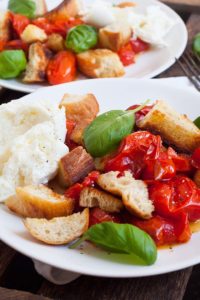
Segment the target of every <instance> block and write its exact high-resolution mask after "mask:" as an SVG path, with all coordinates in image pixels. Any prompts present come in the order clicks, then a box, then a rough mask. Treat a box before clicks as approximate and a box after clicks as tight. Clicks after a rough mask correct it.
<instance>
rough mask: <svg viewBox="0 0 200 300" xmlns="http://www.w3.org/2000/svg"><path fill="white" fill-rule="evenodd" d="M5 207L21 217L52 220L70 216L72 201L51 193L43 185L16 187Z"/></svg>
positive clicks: (72, 206) (72, 207)
mask: <svg viewBox="0 0 200 300" xmlns="http://www.w3.org/2000/svg"><path fill="white" fill-rule="evenodd" d="M6 205H7V207H8V208H9V209H10V210H12V211H13V212H15V213H16V214H18V215H20V216H22V217H28V218H46V219H52V218H55V217H62V216H68V215H71V214H72V212H73V209H74V201H73V199H70V198H67V197H65V196H63V195H59V194H57V193H55V192H53V191H52V190H51V189H49V188H48V187H46V186H44V185H37V186H36V185H35V186H32V185H28V186H25V187H17V188H16V194H15V195H13V196H11V197H9V198H8V199H7V200H6Z"/></svg>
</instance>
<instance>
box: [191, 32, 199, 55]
mask: <svg viewBox="0 0 200 300" xmlns="http://www.w3.org/2000/svg"><path fill="white" fill-rule="evenodd" d="M192 49H193V52H194V53H195V54H197V55H199V56H200V33H198V34H197V35H196V36H195V37H194V40H193V44H192Z"/></svg>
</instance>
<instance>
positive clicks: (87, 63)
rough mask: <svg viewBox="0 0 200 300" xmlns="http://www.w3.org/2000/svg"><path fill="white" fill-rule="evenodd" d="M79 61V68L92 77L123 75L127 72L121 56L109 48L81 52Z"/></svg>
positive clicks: (78, 56) (78, 57)
mask: <svg viewBox="0 0 200 300" xmlns="http://www.w3.org/2000/svg"><path fill="white" fill-rule="evenodd" d="M77 61H78V67H79V70H80V71H81V72H82V73H83V74H84V75H86V76H88V77H91V78H109V77H121V76H123V75H124V74H125V71H124V67H123V65H122V63H121V61H120V59H119V56H118V55H117V54H116V53H114V52H112V51H111V50H108V49H96V50H89V51H85V52H82V53H79V54H78V55H77Z"/></svg>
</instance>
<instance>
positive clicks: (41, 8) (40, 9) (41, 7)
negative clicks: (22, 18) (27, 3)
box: [34, 0, 47, 17]
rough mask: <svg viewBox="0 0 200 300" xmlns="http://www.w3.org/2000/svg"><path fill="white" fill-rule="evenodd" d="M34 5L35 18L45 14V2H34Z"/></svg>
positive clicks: (40, 0) (37, 0)
mask: <svg viewBox="0 0 200 300" xmlns="http://www.w3.org/2000/svg"><path fill="white" fill-rule="evenodd" d="M34 2H35V4H36V11H35V17H39V16H43V15H44V14H46V12H47V4H46V1H45V0H34Z"/></svg>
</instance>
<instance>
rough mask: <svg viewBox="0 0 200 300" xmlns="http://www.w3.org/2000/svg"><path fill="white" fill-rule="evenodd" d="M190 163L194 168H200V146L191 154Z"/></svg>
mask: <svg viewBox="0 0 200 300" xmlns="http://www.w3.org/2000/svg"><path fill="white" fill-rule="evenodd" d="M192 165H193V166H194V167H195V168H197V169H200V147H199V148H197V149H196V150H195V151H194V153H193V154H192Z"/></svg>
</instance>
